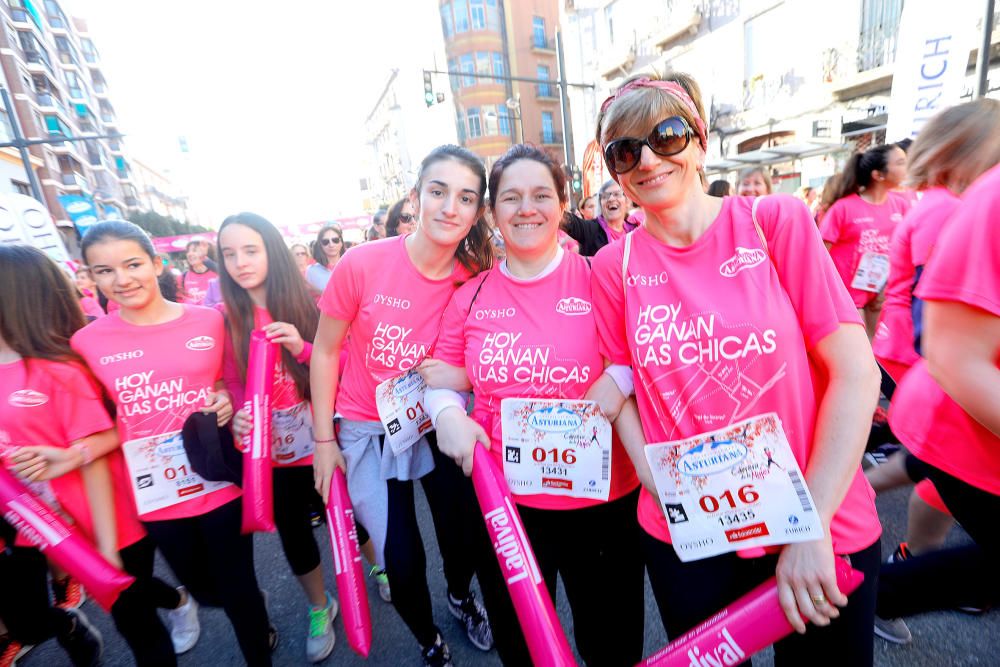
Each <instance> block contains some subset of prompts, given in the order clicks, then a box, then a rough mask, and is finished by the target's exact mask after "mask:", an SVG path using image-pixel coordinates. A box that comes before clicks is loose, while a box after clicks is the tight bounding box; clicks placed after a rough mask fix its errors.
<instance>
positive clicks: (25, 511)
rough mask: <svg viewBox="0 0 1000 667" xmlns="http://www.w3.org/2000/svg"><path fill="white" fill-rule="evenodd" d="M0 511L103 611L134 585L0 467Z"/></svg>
mask: <svg viewBox="0 0 1000 667" xmlns="http://www.w3.org/2000/svg"><path fill="white" fill-rule="evenodd" d="M0 510H2V511H3V518H4V519H5V520H6V521H7V522H8V523H9V524H10V525H12V526H14V528H16V529H17V531H18V532H19V533H20V534H21V536H22V537H24V538H25V539H27V540H28V541H29V542H31V543H32V544H34V545H35V546H37V547H38V549H39V550H41V551H43V552H44V553H45V555H46V556H47V557H48V558H49V559H50V560H51V561H52V562H53V563H55V564H56V565H58V566H59V567H60V568H62V569H63V570H65V571H66V572H69V574H70V575H71V576H72V577H73V578H74V579H76V580H77V581H79V582H80V583H81V584H82V585H83V587H84V588H86V589H87V592H88V593H90V595H91V597H93V598H94V599H95V600H96V601H97V604H99V605H101V607H103V608H104V610H105V611H110V610H111V605H113V604H114V603H115V600H117V599H118V595H119V593H121V592H122V591H123V590H125V589H126V588H128V587H129V586H131V585H132V582H134V581H135V579H134V578H133V577H130V576H129V575H127V574H125V573H124V572H122V571H121V570H119V569H118V568H116V567H114V566H112V565H111V563H109V562H108V561H106V560H104V557H103V556H101V554H99V553H98V552H97V550H96V549H95V548H94V547H93V546H92V545H91V544H90V542H88V541H87V540H86V538H84V537H83V536H82V535H79V534H78V533H76V532H75V531H74V530H73V528H72V527H70V526H69V525H67V524H66V522H65V521H63V520H62V518H60V517H59V515H58V514H56V513H55V512H53V511H52V508H50V507H49V506H48V505H46V504H45V503H43V502H42V501H41V500H39V499H38V498H36V497H35V496H33V495H32V494H31V492H30V491H28V489H27V488H26V487H25V486H24V485H23V484H21V482H19V481H18V480H17V479H15V478H14V476H13V475H11V474H10V473H9V472H8V471H7V470H6V469H5V468H3V467H0Z"/></svg>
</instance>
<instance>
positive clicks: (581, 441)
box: [500, 398, 611, 500]
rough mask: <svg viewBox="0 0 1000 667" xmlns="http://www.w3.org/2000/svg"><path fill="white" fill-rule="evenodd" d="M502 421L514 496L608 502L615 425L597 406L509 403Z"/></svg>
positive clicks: (507, 470) (506, 468)
mask: <svg viewBox="0 0 1000 667" xmlns="http://www.w3.org/2000/svg"><path fill="white" fill-rule="evenodd" d="M500 419H501V428H502V429H503V472H504V477H506V479H507V485H508V486H509V487H510V490H511V491H512V492H513V493H515V494H520V495H528V494H535V493H544V494H546V495H551V496H571V497H573V498H588V499H591V500H607V499H608V493H609V492H610V491H611V424H610V423H609V422H608V420H607V418H606V417H605V416H604V413H602V412H601V409H600V408H599V407H598V406H597V403H596V402H594V401H566V400H555V399H522V398H505V399H503V401H501V402H500Z"/></svg>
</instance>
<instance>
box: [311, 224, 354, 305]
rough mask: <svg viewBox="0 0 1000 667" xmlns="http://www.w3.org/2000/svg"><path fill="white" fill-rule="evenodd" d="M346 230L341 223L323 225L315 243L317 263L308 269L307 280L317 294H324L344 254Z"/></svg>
mask: <svg viewBox="0 0 1000 667" xmlns="http://www.w3.org/2000/svg"><path fill="white" fill-rule="evenodd" d="M344 250H345V248H344V232H343V230H342V229H341V228H340V225H335V224H333V223H330V224H328V225H323V228H322V229H320V230H319V233H318V234H317V235H316V243H314V244H313V252H312V254H313V259H315V260H316V263H315V264H313V265H312V266H310V267H309V268H308V269H306V282H307V283H309V286H310V287H311V288H312V289H313V290H314V292H315V293H316V294H322V293H323V290H324V289H326V284H327V283H328V282H330V275H331V274H332V273H333V267H335V266H336V265H337V262H339V261H340V258H341V257H343V256H344Z"/></svg>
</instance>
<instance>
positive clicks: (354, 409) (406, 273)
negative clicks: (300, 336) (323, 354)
mask: <svg viewBox="0 0 1000 667" xmlns="http://www.w3.org/2000/svg"><path fill="white" fill-rule="evenodd" d="M407 238H408V236H394V237H392V238H388V239H382V240H380V241H374V242H371V243H365V244H364V245H360V246H357V247H356V248H351V251H350V252H348V253H345V254H344V257H343V258H342V259H341V260H340V261H339V262H337V266H335V267H334V269H333V275H332V276H330V282H328V283H327V285H326V289H325V290H324V291H323V296H322V297H320V300H319V309H320V312H322V313H323V314H324V315H326V316H327V317H333V318H335V319H338V320H342V321H345V322H350V323H351V328H350V331H349V335H350V337H351V344H350V346H349V347H348V353H349V357H348V360H347V368H342V369H341V372H342V373H343V377H342V380H341V382H340V385H339V388H338V390H337V405H336V412H337V414H339V415H340V416H342V417H345V418H346V419H353V420H357V421H378V410H377V409H376V407H375V388H376V387H377V386H378V385H379V383H380V382H382V381H383V380H388V379H389V378H391V377H395V376H396V375H399V374H400V373H402V372H403V371H407V370H410V369H411V368H413V367H414V366H416V365H417V364H418V363H420V361H422V360H423V359H424V358H425V357H427V356H429V355H430V354H431V352H432V350H433V348H434V343H435V342H436V341H437V337H438V333H440V322H441V313H442V312H444V309H445V306H447V305H448V301H449V300H451V295H452V294H453V293H454V292H455V289H456V288H457V287H458V286H459V285H460V284H462V283H464V282H465V281H466V280H468V279H469V272H468V271H467V270H466V269H465V267H463V266H462V265H461V264H460V263H459V262H458V261H457V260H456V261H455V268H454V270H453V271H452V274H451V275H450V276H448V277H447V278H443V279H441V280H430V279H429V278H426V277H425V276H424V275H423V274H422V273H420V272H419V271H418V270H417V267H416V266H414V265H413V262H412V261H411V260H410V255H409V254H408V253H407V252H406V239H407Z"/></svg>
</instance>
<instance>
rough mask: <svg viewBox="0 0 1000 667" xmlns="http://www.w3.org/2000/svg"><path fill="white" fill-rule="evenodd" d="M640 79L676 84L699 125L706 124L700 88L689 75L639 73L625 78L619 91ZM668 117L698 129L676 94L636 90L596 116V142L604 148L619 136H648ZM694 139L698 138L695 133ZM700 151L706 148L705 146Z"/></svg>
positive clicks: (653, 89)
mask: <svg viewBox="0 0 1000 667" xmlns="http://www.w3.org/2000/svg"><path fill="white" fill-rule="evenodd" d="M643 77H645V78H647V79H650V80H652V81H673V82H674V83H676V84H677V85H679V86H680V87H681V88H683V89H684V90H685V91H686V92H687V94H688V96H689V97H690V98H691V101H692V102H694V105H695V107H696V108H697V110H698V115H699V116H700V117H701V120H702V122H703V123H705V124H706V125H707V124H708V122H707V121H706V120H705V107H704V106H703V105H702V102H701V88H700V87H699V86H698V83H697V82H696V81H695V80H694V78H693V77H691V75H689V74H683V73H681V72H675V73H674V74H671V75H669V76H665V77H660V76H659V75H658V74H656V73H652V74H639V75H636V76H632V77H629V78H628V79H626V80H625V81H624V82H622V85H621V86H619V88H622V87H624V86H626V85H628V84H629V83H630V82H631V81H634V80H636V79H640V78H643ZM669 116H680V117H681V118H683V119H684V120H686V121H687V123H688V125H690V126H691V128H692V130H694V129H695V128H696V127H697V126H698V123H697V122H696V120H695V117H694V116H693V115H691V110H690V109H689V108H688V106H687V105H686V104H685V103H684V102H682V101H681V100H680V99H678V98H677V97H676V96H675V95H672V94H670V93H669V92H667V91H665V90H661V89H659V88H647V87H643V88H636V89H635V90H633V91H630V92H629V93H628V94H626V95H623V96H622V97H619V98H618V99H616V100H615V101H614V102H612V103H611V105H610V106H609V107H608V108H607V109H606V110H604V111H602V112H601V113H600V114H598V116H597V132H596V134H597V143H599V144H601V146H607V145H608V143H609V142H611V141H613V140H615V139H618V138H619V137H628V136H640V135H645V134H648V133H649V131H650V129H651V128H652V127H654V126H655V125H656V124H657V123H659V122H660V121H661V120H663V119H664V118H667V117H669ZM694 137H695V138H697V137H698V134H697V130H695V134H694ZM699 142H700V139H699ZM702 148H703V149H706V150H707V149H708V147H707V146H702Z"/></svg>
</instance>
